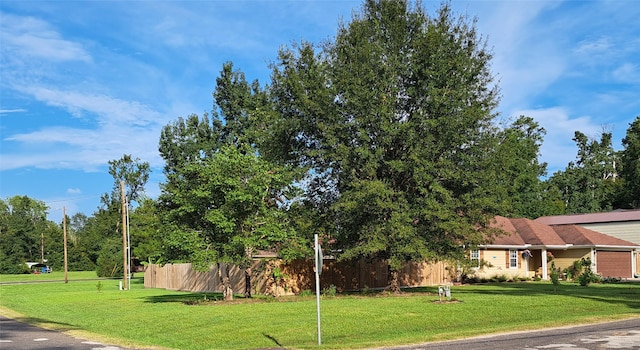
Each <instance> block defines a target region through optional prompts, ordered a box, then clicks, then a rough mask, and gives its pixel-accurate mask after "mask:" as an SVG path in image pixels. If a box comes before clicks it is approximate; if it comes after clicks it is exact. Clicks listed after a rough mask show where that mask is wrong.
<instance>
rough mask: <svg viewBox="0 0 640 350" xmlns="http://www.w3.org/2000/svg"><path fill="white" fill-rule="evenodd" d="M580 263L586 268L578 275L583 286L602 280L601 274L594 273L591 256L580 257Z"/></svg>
mask: <svg viewBox="0 0 640 350" xmlns="http://www.w3.org/2000/svg"><path fill="white" fill-rule="evenodd" d="M580 264H581V265H582V267H583V268H584V271H583V272H582V273H581V274H580V276H578V282H579V283H580V285H581V286H583V287H587V286H589V284H590V283H597V282H600V276H598V275H596V274H595V273H593V270H591V259H590V258H582V259H580Z"/></svg>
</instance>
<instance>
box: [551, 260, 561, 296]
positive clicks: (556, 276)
mask: <svg viewBox="0 0 640 350" xmlns="http://www.w3.org/2000/svg"><path fill="white" fill-rule="evenodd" d="M550 277H551V283H553V290H557V288H558V286H559V285H560V271H559V270H558V269H556V263H555V262H553V261H552V262H551V274H550Z"/></svg>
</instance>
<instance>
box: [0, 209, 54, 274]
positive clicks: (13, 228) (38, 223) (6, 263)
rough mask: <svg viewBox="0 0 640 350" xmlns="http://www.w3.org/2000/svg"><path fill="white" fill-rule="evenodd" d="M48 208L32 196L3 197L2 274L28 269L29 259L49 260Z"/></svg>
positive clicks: (0, 222)
mask: <svg viewBox="0 0 640 350" xmlns="http://www.w3.org/2000/svg"><path fill="white" fill-rule="evenodd" d="M47 210H48V207H47V205H46V204H45V203H44V202H42V201H39V200H36V199H33V198H30V197H28V196H13V197H10V198H8V199H7V200H6V201H3V200H0V273H22V272H28V270H27V269H26V265H24V263H25V262H27V261H32V262H44V261H46V260H48V259H49V254H48V253H49V252H50V249H49V247H47V246H46V245H45V243H49V242H50V240H49V238H50V237H49V236H50V234H51V230H50V229H51V224H52V223H51V222H50V221H48V220H47ZM53 225H54V226H55V224H53ZM45 240H47V241H48V242H45ZM51 251H52V250H51Z"/></svg>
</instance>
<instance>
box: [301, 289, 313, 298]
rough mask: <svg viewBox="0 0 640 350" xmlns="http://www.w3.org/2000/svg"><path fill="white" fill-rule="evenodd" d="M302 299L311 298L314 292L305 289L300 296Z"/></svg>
mask: <svg viewBox="0 0 640 350" xmlns="http://www.w3.org/2000/svg"><path fill="white" fill-rule="evenodd" d="M298 295H299V296H301V297H311V296H313V295H314V294H313V292H312V291H311V290H310V289H305V290H303V291H301V292H300V294H298Z"/></svg>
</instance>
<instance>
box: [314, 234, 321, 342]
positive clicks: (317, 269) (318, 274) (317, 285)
mask: <svg viewBox="0 0 640 350" xmlns="http://www.w3.org/2000/svg"><path fill="white" fill-rule="evenodd" d="M314 241H315V256H316V258H315V263H316V268H315V270H316V309H317V314H318V345H322V336H321V332H320V271H319V270H320V269H321V268H322V261H318V260H319V259H320V252H319V250H320V245H319V244H318V235H317V234H315V235H314Z"/></svg>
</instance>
